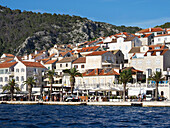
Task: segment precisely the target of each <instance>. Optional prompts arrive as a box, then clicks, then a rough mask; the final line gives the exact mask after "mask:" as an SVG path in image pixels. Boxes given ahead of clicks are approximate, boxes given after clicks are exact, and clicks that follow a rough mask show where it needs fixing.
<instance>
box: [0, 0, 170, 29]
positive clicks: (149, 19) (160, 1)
mask: <svg viewBox="0 0 170 128" xmlns="http://www.w3.org/2000/svg"><path fill="white" fill-rule="evenodd" d="M0 5H2V6H7V7H8V8H11V9H20V10H22V11H23V10H26V11H33V12H41V13H44V12H47V13H52V14H53V13H56V14H69V15H76V16H81V17H86V18H88V19H90V20H93V21H99V22H106V23H110V24H113V25H117V26H120V25H125V26H138V27H141V28H149V27H155V26H156V25H162V24H164V23H166V22H170V7H169V5H170V0H0Z"/></svg>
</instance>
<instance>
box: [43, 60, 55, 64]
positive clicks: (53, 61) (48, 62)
mask: <svg viewBox="0 0 170 128" xmlns="http://www.w3.org/2000/svg"><path fill="white" fill-rule="evenodd" d="M55 62H57V60H49V61H47V62H46V63H45V64H53V63H55Z"/></svg>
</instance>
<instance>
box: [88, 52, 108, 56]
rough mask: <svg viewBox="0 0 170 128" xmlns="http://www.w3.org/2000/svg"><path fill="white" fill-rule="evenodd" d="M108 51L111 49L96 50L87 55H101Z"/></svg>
mask: <svg viewBox="0 0 170 128" xmlns="http://www.w3.org/2000/svg"><path fill="white" fill-rule="evenodd" d="M106 52H109V51H96V52H92V53H90V54H87V55H86V56H99V55H103V54H104V53H106Z"/></svg>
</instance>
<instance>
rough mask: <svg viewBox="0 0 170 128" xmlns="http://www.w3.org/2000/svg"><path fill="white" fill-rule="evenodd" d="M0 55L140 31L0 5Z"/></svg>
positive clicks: (79, 18) (77, 17)
mask: <svg viewBox="0 0 170 128" xmlns="http://www.w3.org/2000/svg"><path fill="white" fill-rule="evenodd" d="M0 28H1V29H0V33H1V34H0V46H1V47H0V54H2V53H13V54H17V55H22V54H24V53H30V52H32V51H34V50H35V49H38V50H41V49H48V48H50V47H52V46H53V45H54V44H56V43H58V44H69V43H79V42H83V41H87V40H90V39H94V38H98V37H101V36H109V35H113V34H115V33H118V32H122V31H126V32H130V33H134V32H136V31H138V30H140V28H138V27H125V26H115V25H111V24H107V23H102V22H94V21H91V20H88V19H87V18H81V17H79V16H69V15H60V14H58V15H57V14H49V13H43V14H41V13H35V12H31V11H29V12H28V11H23V12H21V10H11V9H9V8H7V7H3V6H0Z"/></svg>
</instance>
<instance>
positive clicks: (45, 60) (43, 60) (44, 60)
mask: <svg viewBox="0 0 170 128" xmlns="http://www.w3.org/2000/svg"><path fill="white" fill-rule="evenodd" d="M48 60H50V58H46V59H41V60H40V61H42V62H43V63H45V62H47V61H48Z"/></svg>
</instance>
